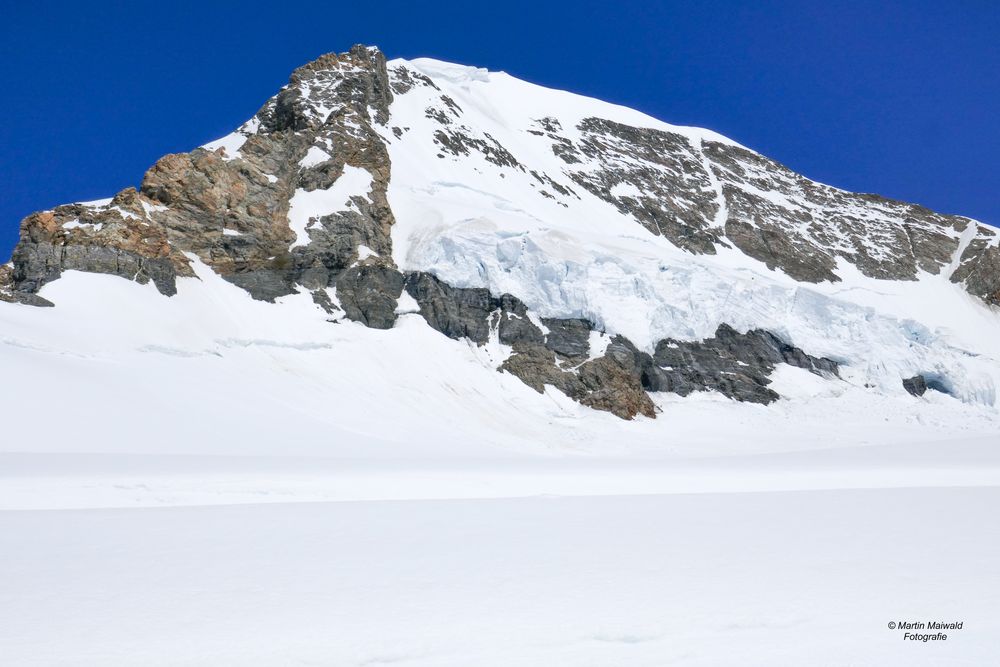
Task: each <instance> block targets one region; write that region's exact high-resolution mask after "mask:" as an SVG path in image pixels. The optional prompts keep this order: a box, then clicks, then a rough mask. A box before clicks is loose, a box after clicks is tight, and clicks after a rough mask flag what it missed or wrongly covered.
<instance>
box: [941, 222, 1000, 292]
mask: <svg viewBox="0 0 1000 667" xmlns="http://www.w3.org/2000/svg"><path fill="white" fill-rule="evenodd" d="M997 241H998V239H997V234H996V232H994V231H993V230H991V229H987V228H985V227H979V228H978V230H977V233H976V236H975V237H973V238H972V240H971V241H970V242H969V245H968V247H967V248H966V249H965V251H964V252H963V253H962V256H961V258H960V259H959V265H958V267H957V268H956V269H955V272H954V273H953V274H952V275H951V280H952V282H956V283H964V284H965V288H966V289H967V290H968V291H969V293H970V294H974V295H976V296H978V297H979V298H980V299H982V300H983V301H985V302H986V303H989V304H992V305H994V306H1000V246H998V245H997Z"/></svg>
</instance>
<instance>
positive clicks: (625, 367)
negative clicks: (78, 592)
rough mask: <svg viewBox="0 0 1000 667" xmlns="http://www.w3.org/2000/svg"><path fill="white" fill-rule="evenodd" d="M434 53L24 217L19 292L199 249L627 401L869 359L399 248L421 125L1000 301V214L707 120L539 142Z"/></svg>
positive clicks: (822, 260) (686, 237) (32, 301)
mask: <svg viewBox="0 0 1000 667" xmlns="http://www.w3.org/2000/svg"><path fill="white" fill-rule="evenodd" d="M431 69H433V68H431ZM427 71H428V68H426V67H424V68H422V67H420V66H415V65H414V64H411V63H407V62H406V61H392V62H387V60H386V58H385V56H384V55H383V54H382V52H381V51H379V50H378V49H376V48H372V47H365V46H355V47H353V48H352V49H351V50H350V51H348V52H346V53H341V54H332V53H331V54H327V55H324V56H321V57H320V58H318V59H316V60H315V61H313V62H311V63H308V64H306V65H304V66H302V67H300V68H298V69H296V70H295V71H294V72H293V73H292V75H291V78H290V79H289V82H288V84H287V85H286V86H285V87H284V88H283V89H282V90H281V91H280V92H279V93H278V94H277V95H275V96H274V97H272V98H271V99H269V100H268V101H267V102H266V103H265V104H264V106H263V107H262V108H261V109H260V110H259V111H258V112H257V113H256V115H255V116H254V117H253V118H251V119H250V120H249V121H247V122H246V123H245V124H244V125H243V126H241V127H240V128H239V129H238V130H237V131H236V132H234V133H233V134H231V135H229V136H227V137H225V138H223V139H221V140H219V141H218V142H213V143H212V144H208V145H206V146H203V147H200V148H196V149H195V150H193V151H191V152H189V153H180V154H173V155H167V156H164V157H163V158H161V159H160V160H158V161H157V162H156V164H154V165H153V166H152V167H151V168H150V169H149V170H148V171H147V172H146V174H145V176H144V177H143V179H142V183H141V185H140V187H139V188H138V189H135V188H127V189H125V190H123V191H121V192H119V193H118V194H117V195H115V196H114V197H113V198H112V199H110V200H107V201H103V202H92V203H79V204H68V205H64V206H58V207H56V208H55V209H52V210H50V211H42V212H38V213H34V214H32V215H30V216H28V217H27V218H25V220H24V221H23V222H22V223H21V235H20V241H19V243H18V244H17V247H16V248H15V250H14V253H13V256H12V258H11V262H10V263H9V264H6V265H4V266H3V267H0V299H2V300H4V301H8V302H15V303H20V304H25V305H29V306H51V305H52V303H51V302H50V301H49V300H47V299H46V298H45V297H44V295H43V294H39V292H40V290H42V288H43V287H44V286H45V285H46V284H48V283H51V282H52V281H55V280H58V279H59V278H60V276H61V275H62V274H63V273H64V272H66V271H85V272H94V273H105V274H112V275H116V276H120V277H122V278H125V279H127V280H134V281H136V282H139V283H143V284H145V283H150V282H151V283H153V284H154V285H155V286H156V289H157V290H158V291H159V292H160V293H161V294H162V295H164V296H166V297H170V296H172V295H174V294H176V292H177V281H178V279H182V278H193V277H194V276H195V270H194V268H193V264H192V263H193V262H199V263H202V264H204V265H206V266H208V267H210V268H211V269H212V270H213V271H215V272H216V273H217V274H218V275H220V276H221V277H223V278H224V279H225V280H227V281H229V282H230V283H232V284H234V285H236V286H238V287H240V288H242V289H244V290H246V291H247V292H248V293H249V294H250V295H251V296H252V297H253V298H254V299H258V300H262V301H272V302H273V301H275V300H277V299H280V298H281V297H284V296H286V295H291V294H295V293H297V292H299V291H300V290H307V291H308V292H309V293H310V294H311V295H312V298H313V300H314V302H315V303H316V307H317V308H320V309H322V310H323V311H324V312H325V313H326V314H327V315H328V316H329V318H330V319H331V320H332V321H338V320H341V319H347V320H352V321H355V322H359V323H361V324H363V325H365V326H367V327H372V328H378V329H389V328H392V327H393V326H394V325H395V323H396V321H397V318H398V317H400V315H401V314H405V313H419V314H420V315H421V316H422V317H423V318H424V319H425V320H426V322H427V324H428V325H430V326H431V327H432V328H433V329H435V330H437V331H439V332H441V333H442V334H444V335H446V336H448V337H451V338H454V339H467V340H468V341H470V342H471V343H474V344H476V345H487V344H490V343H491V342H493V343H497V344H499V345H501V346H503V347H504V349H505V350H506V352H505V354H504V358H503V359H502V360H501V361H500V363H498V364H497V368H498V370H500V371H503V372H508V373H511V374H513V375H515V376H517V377H518V378H520V379H521V380H522V381H523V382H524V383H525V384H527V385H529V386H531V387H532V388H534V389H536V390H538V391H539V392H541V391H543V390H544V388H545V387H546V386H553V387H555V388H557V389H559V390H560V391H561V392H563V393H564V394H566V395H567V396H569V397H570V398H572V399H574V400H577V401H579V402H580V403H582V404H584V405H587V406H590V407H593V408H595V409H599V410H606V411H609V412H611V413H613V414H615V415H617V416H619V417H623V418H632V417H634V416H636V415H639V414H642V415H646V416H649V417H654V416H655V406H654V403H653V401H652V400H651V399H650V393H651V392H661V391H666V392H674V393H677V394H681V395H687V394H689V393H691V392H694V391H709V390H710V391H717V392H720V393H722V394H724V395H725V396H728V397H730V398H732V399H735V400H739V401H752V402H758V403H769V402H771V401H774V400H776V399H778V398H779V395H778V393H776V392H775V391H773V390H772V389H770V388H769V387H768V385H769V384H770V383H771V382H770V379H769V377H770V375H771V373H772V372H773V370H774V368H775V366H776V365H778V364H789V365H791V366H794V367H798V368H801V369H805V370H806V371H809V372H811V373H814V374H816V375H817V376H820V377H824V378H829V379H831V381H836V378H838V377H839V375H840V372H841V368H842V366H843V365H844V364H845V363H850V362H851V360H849V359H844V358H840V359H834V358H831V357H829V356H825V355H824V354H822V353H819V352H816V351H815V350H809V349H803V348H802V347H798V346H796V345H795V344H794V343H795V341H793V340H790V339H789V337H788V336H787V335H786V334H785V333H783V332H780V331H773V330H768V329H765V328H760V327H748V326H738V324H737V323H735V322H729V321H724V320H720V321H718V322H715V323H714V325H713V326H714V331H712V333H711V335H709V336H701V337H697V338H695V339H682V338H680V337H664V338H660V339H658V340H655V341H653V344H652V345H649V344H643V343H642V342H638V341H634V340H631V339H630V338H629V337H628V336H626V335H623V334H622V333H620V332H616V331H614V330H612V329H613V327H608V326H606V323H605V322H601V321H598V320H599V318H597V317H590V316H586V315H587V314H586V313H579V312H561V313H538V312H535V310H533V308H532V307H531V305H532V304H531V303H529V299H528V297H527V295H525V294H521V293H514V292H513V291H497V290H494V289H491V287H492V286H493V285H492V283H490V284H488V285H487V286H485V287H484V286H476V285H472V284H466V283H469V282H470V281H468V280H464V279H463V280H462V281H450V280H448V278H447V276H446V275H441V274H442V273H445V272H439V271H435V270H432V268H433V267H430V266H414V265H412V262H410V261H409V260H406V258H407V257H409V255H405V254H401V252H400V250H399V249H398V248H396V247H394V241H396V240H398V239H397V236H396V235H395V231H396V230H397V229H398V227H399V226H398V225H397V220H398V219H400V218H401V217H402V216H404V215H409V211H408V210H404V207H403V206H401V205H397V204H396V203H395V202H394V200H393V196H392V194H391V192H390V188H391V187H396V186H395V183H396V182H397V180H398V178H399V177H398V174H397V170H398V169H403V168H404V167H402V166H400V165H401V164H402V160H403V159H404V158H407V157H408V156H412V155H414V154H413V153H412V151H411V152H409V153H408V152H407V150H408V149H407V146H408V145H409V144H407V142H408V141H417V140H418V139H419V141H422V142H423V144H421V145H426V146H428V147H431V149H430V150H432V151H433V152H432V153H431V152H429V153H427V154H426V156H423V157H420V158H419V159H421V160H426V161H427V166H428V168H431V165H430V162H431V161H434V162H436V163H439V164H435V165H433V168H435V169H444V167H441V166H440V165H445V166H446V167H447V169H452V170H455V171H463V170H464V171H475V172H476V174H477V178H480V179H493V180H492V181H490V182H491V183H495V184H496V187H497V188H500V187H501V184H502V187H508V184H509V183H511V182H516V183H520V184H522V185H524V184H527V185H526V186H525V187H528V186H530V188H531V193H532V196H533V197H534V196H537V197H538V198H539V199H538V201H539V202H541V203H540V204H538V206H539V207H541V206H550V207H551V206H557V207H561V209H562V210H565V211H568V212H572V211H574V210H576V208H575V207H590V209H593V208H594V207H595V206H597V205H606V206H607V210H608V211H609V212H610V213H609V215H610V214H612V213H613V214H616V215H618V216H621V217H622V218H624V219H627V220H629V221H630V222H631V224H634V225H635V232H634V233H635V235H647V236H650V235H651V236H653V237H660V238H662V239H664V240H666V241H667V242H669V244H671V245H672V246H673V247H674V248H675V249H677V250H678V251H680V252H682V253H684V254H685V256H714V255H717V254H719V253H736V254H738V255H740V256H742V257H744V258H745V261H747V262H751V263H758V264H760V265H761V266H762V268H761V270H762V271H765V272H768V271H769V272H771V273H775V274H781V275H783V276H785V277H786V278H787V279H790V280H791V281H794V282H795V283H800V284H802V285H817V284H821V283H837V282H840V281H841V280H842V279H843V277H844V275H845V272H852V273H853V274H859V275H860V276H862V277H863V278H864V279H869V280H873V281H918V280H920V279H922V276H928V275H929V276H939V277H941V278H944V279H946V280H948V281H950V282H951V283H954V284H956V285H960V286H962V287H963V288H964V289H965V290H966V291H967V292H968V293H969V294H970V295H972V296H973V297H975V298H976V299H978V300H980V301H981V302H982V303H983V304H984V307H990V306H996V305H1000V245H998V237H997V234H996V232H995V231H994V230H992V229H990V228H989V227H986V226H984V225H981V224H978V223H976V222H975V221H972V220H970V219H968V218H965V217H961V216H954V215H943V214H939V213H935V212H933V211H930V210H928V209H926V208H923V207H921V206H917V205H914V204H907V203H903V202H898V201H893V200H889V199H886V198H883V197H879V196H877V195H868V194H854V193H849V192H845V191H842V190H839V189H836V188H833V187H830V186H826V185H822V184H819V183H815V182H813V181H811V180H809V179H807V178H805V177H803V176H800V175H798V174H796V173H794V172H793V171H791V170H789V169H787V168H786V167H784V166H782V165H780V164H779V163H777V162H775V161H773V160H770V159H768V158H766V157H763V156H761V155H759V154H757V153H755V152H753V151H751V150H748V149H746V148H744V147H742V146H740V145H738V144H736V143H734V142H732V141H729V140H727V139H725V138H724V137H720V136H718V135H714V134H713V133H710V132H707V131H694V130H692V129H690V128H675V129H672V128H671V126H652V124H648V125H646V124H629V123H628V122H623V120H622V118H605V117H600V116H597V115H594V116H590V115H586V116H584V117H582V118H578V119H576V118H574V122H573V123H572V124H570V123H569V122H568V121H567V120H566V116H565V115H563V116H560V114H557V113H553V114H552V115H545V114H541V113H540V114H537V115H536V116H534V117H532V118H530V122H528V123H527V124H526V125H525V126H524V127H520V128H516V129H517V131H518V132H519V133H520V135H519V136H521V135H523V136H524V138H525V139H524V140H525V142H533V143H530V146H531V147H532V150H526V149H523V148H522V147H521V145H520V144H518V146H513V145H508V144H507V143H506V142H505V141H504V140H503V139H502V137H498V134H499V133H498V132H495V131H491V130H490V129H489V128H488V127H486V126H484V125H483V124H482V123H480V122H474V121H473V114H474V113H481V114H485V115H486V116H488V115H489V109H487V110H486V111H482V110H481V109H477V110H467V109H466V108H465V106H463V102H462V101H461V100H456V99H455V98H454V97H453V96H451V95H449V94H448V93H447V92H446V91H445V90H444V88H445V80H447V81H448V82H449V84H450V85H454V86H458V87H460V88H461V89H463V90H471V89H473V88H474V87H475V85H476V84H477V81H478V80H477V78H476V77H477V76H479V75H478V74H477V72H478V70H473V69H470V68H457V69H454V70H453V69H448V68H438V70H435V71H437V72H439V73H440V76H441V77H443V78H440V79H439V78H438V77H437V76H431V75H429V74H428V73H427ZM484 76H485V75H484ZM436 79H437V80H436ZM404 105H405V108H406V109H416V110H417V113H416V114H414V113H411V112H409V111H407V112H406V113H403V112H402V111H400V109H403V108H404ZM477 117H478V116H477ZM418 124H419V126H418ZM418 134H419V135H420V136H419V137H417V135H418ZM415 137H417V138H415ZM524 145H525V146H527V145H529V144H527V143H526V144H524ZM533 151H538V153H537V155H539V156H541V155H542V154H544V159H543V158H542V157H538V158H537V159H536V157H535V156H536V153H535V152H533ZM414 160H416V158H414ZM397 167H398V169H397ZM405 168H407V169H411V170H412V169H419V165H418V166H417V167H414V166H412V165H410V166H407V167H405ZM447 169H446V171H447ZM394 179H397V180H394ZM438 182H439V183H441V184H443V186H448V182H447V181H445V180H444V179H440V180H439V181H438ZM452 187H457V186H452ZM462 187H465V188H466V189H469V188H468V187H467V186H462ZM491 187H492V186H491ZM526 191H527V190H526ZM480 194H482V193H480ZM486 194H487V195H488V194H489V193H488V192H487V193H486ZM501 208H502V207H501ZM508 208H509V206H508ZM532 210H535V209H532ZM537 210H548V209H542V208H538V209H537ZM551 210H559V209H551ZM581 210H582V209H581ZM522 213H523V211H522ZM529 214H531V215H533V216H534V217H535V218H539V217H541V216H540V215H535V214H533V213H531V212H530V211H529V212H528V213H525V215H529ZM462 220H471V219H467V218H462ZM472 222H475V221H472ZM432 231H433V230H431V232H432ZM429 233H430V232H429ZM407 242H409V241H407ZM502 243H507V241H506V240H503V241H502ZM508 246H509V244H507V245H502V244H501V245H498V246H497V251H496V252H495V253H493V255H491V261H495V260H496V258H497V257H499V261H501V262H504V261H507V260H508V259H509V260H510V261H511V262H516V261H518V258H519V257H520V255H519V254H518V253H520V252H521V251H520V250H517V253H515V255H514V256H512V257H513V258H510V257H508V256H507V255H506V254H505V253H506V252H507V251H506V250H503V249H505V248H508ZM450 251H454V248H451V250H450ZM461 252H464V250H462V251H461ZM463 259H469V258H468V256H467V253H466V256H464V257H463ZM472 259H473V260H474V259H475V258H472ZM404 260H406V261H404ZM741 261H742V260H741ZM474 263H475V262H474V261H473V264H474ZM763 267H766V268H763ZM668 268H670V267H666V268H664V269H661V270H667V269H668ZM482 270H485V269H482ZM470 280H471V279H470ZM677 298H682V296H678V297H677ZM56 305H57V306H58V304H56ZM276 316H280V315H276ZM918 370H920V369H918ZM918 377H919V378H920V379H919V380H918V379H916V378H918ZM904 380H905V388H906V390H907V391H910V392H911V393H914V394H916V393H918V392H917V391H916V390H914V389H913V388H914V387H919V388H921V389H923V390H926V387H927V386H929V385H928V383H927V381H926V380H930V386H932V387H935V386H936V387H937V388H939V389H940V390H943V391H948V390H949V388H950V387H951V386H952V385H953V384H954V382H950V381H948V380H947V378H940V377H936V376H935V377H928V378H923V375H915V376H914V377H906V378H903V377H900V378H898V382H900V383H902V382H903V381H904ZM919 393H922V391H921V392H919Z"/></svg>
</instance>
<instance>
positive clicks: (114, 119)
mask: <svg viewBox="0 0 1000 667" xmlns="http://www.w3.org/2000/svg"><path fill="white" fill-rule="evenodd" d="M4 5H5V6H4V7H3V15H2V18H0V90H2V96H0V194H2V197H0V255H2V256H3V257H4V258H6V257H7V256H8V254H9V252H10V250H11V248H12V247H13V245H14V243H15V241H16V238H17V225H18V223H19V221H20V219H21V218H22V217H24V216H25V215H27V214H28V213H30V212H32V211H34V210H39V209H44V208H49V207H52V206H54V205H57V204H60V203H66V202H70V201H81V200H88V199H98V198H101V197H105V196H110V195H112V194H114V193H115V192H117V191H118V190H120V189H121V188H123V187H126V186H128V185H138V183H139V182H140V180H141V178H142V174H143V172H144V171H145V170H146V168H148V167H149V166H150V165H151V164H152V163H153V162H154V161H155V160H156V159H157V158H158V157H160V156H161V155H163V154H165V153H169V152H178V151H186V150H190V149H192V148H194V147H195V146H197V145H199V144H202V143H205V142H207V141H210V140H212V139H215V138H217V137H219V136H222V135H224V134H227V133H228V132H230V131H231V130H232V129H234V128H235V127H236V126H238V125H239V124H240V123H242V122H243V121H244V120H246V119H247V118H249V117H250V116H252V115H253V114H254V113H255V112H256V110H257V109H258V108H259V107H260V105H261V104H262V103H263V102H264V100H266V99H267V98H268V97H269V96H270V95H272V94H274V93H275V92H276V91H277V90H278V88H280V87H281V86H282V85H283V84H284V83H285V82H286V81H287V79H288V75H289V73H290V72H291V71H292V69H294V68H295V67H296V66H298V65H300V64H302V63H304V62H306V61H308V60H311V59H313V58H315V57H316V56H318V55H320V54H321V53H324V52H328V51H344V50H346V49H348V48H349V47H350V46H351V45H352V44H354V43H365V44H376V45H378V46H380V47H382V49H383V50H384V51H385V52H386V54H387V55H388V56H389V57H390V58H392V57H418V56H430V57H435V58H440V59H443V60H450V61H453V62H458V63H463V64H469V65H478V66H482V67H487V68H489V69H491V70H505V71H507V72H509V73H510V74H512V75H515V76H518V77H521V78H523V79H527V80H529V81H532V82H535V83H540V84H543V85H547V86H551V87H555V88H563V89H566V90H571V91H574V92H578V93H582V94H585V95H591V96H594V97H600V98H603V99H606V100H609V101H613V102H617V103H620V104H625V105H628V106H631V107H635V108H637V109H640V110H642V111H645V112H647V113H649V114H651V115H654V116H657V117H659V118H662V119H663V120H666V121H668V122H672V123H677V124H684V125H698V126H702V127H708V128H711V129H713V130H716V131H718V132H721V133H722V134H725V135H727V136H729V137H732V138H733V139H736V140H737V141H739V142H741V143H743V144H745V145H747V146H750V147H752V148H754V149H756V150H758V151H760V152H762V153H764V154H765V155H768V156H770V157H772V158H775V159H777V160H779V161H781V162H783V163H785V164H787V165H788V166H790V167H792V168H793V169H795V170H796V171H799V172H801V173H803V174H805V175H806V176H809V177H811V178H813V179H816V180H819V181H822V182H825V183H830V184H832V185H836V186H839V187H843V188H847V189H850V190H858V191H865V192H878V193H880V194H884V195H886V196H890V197H894V198H898V199H904V200H908V201H915V202H918V203H922V204H925V205H927V206H929V207H931V208H934V209H936V210H940V211H943V212H948V213H961V214H963V215H969V216H972V217H975V218H977V219H979V220H981V221H983V222H988V223H991V224H1000V171H998V169H997V168H996V162H997V156H998V154H1000V124H998V118H1000V3H998V2H996V1H995V0H984V1H979V2H975V1H965V2H963V1H962V0H953V1H951V2H940V3H931V2H922V1H920V0H911V1H910V2H872V1H870V0H868V1H865V2H835V1H834V2H829V1H828V2H812V3H810V2H805V1H799V2H769V1H767V0H756V1H754V2H744V3H735V2H733V3H725V2H690V1H687V2H635V3H632V2H611V1H609V0H606V1H604V2H590V1H588V0H576V1H574V2H549V3H546V2H542V1H540V0H535V1H533V2H522V1H520V0H504V1H502V2H491V3H481V4H479V5H478V6H476V5H475V4H474V3H471V2H444V1H442V2H401V3H394V2H388V1H386V0H373V1H366V0H353V1H352V2H280V1H278V2H275V1H274V0H269V1H268V2H255V1H254V0H245V1H244V2H232V3H227V2H211V1H205V0H201V1H199V2H188V1H186V0H178V1H173V0H161V1H160V2H156V3H142V2H132V3H114V2H103V3H82V2H72V3H70V2H65V3H63V2H60V1H59V0H54V1H53V2H48V3H45V2H38V1H36V2H28V1H22V0H6V2H4ZM0 261H2V260H0Z"/></svg>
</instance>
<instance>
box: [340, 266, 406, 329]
mask: <svg viewBox="0 0 1000 667" xmlns="http://www.w3.org/2000/svg"><path fill="white" fill-rule="evenodd" d="M402 292H403V274H402V273H400V272H399V271H396V270H395V269H392V268H389V267H386V266H382V265H380V264H362V265H360V266H356V267H352V268H349V269H346V270H344V271H342V272H341V273H340V275H339V276H338V278H337V298H338V300H339V301H340V306H341V307H342V308H343V309H344V313H345V314H346V316H347V318H348V319H351V320H354V321H356V322H361V323H362V324H364V325H365V326H368V327H372V328H374V329H391V328H392V325H393V324H395V323H396V304H397V302H398V300H399V295H400V294H401V293H402Z"/></svg>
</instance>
